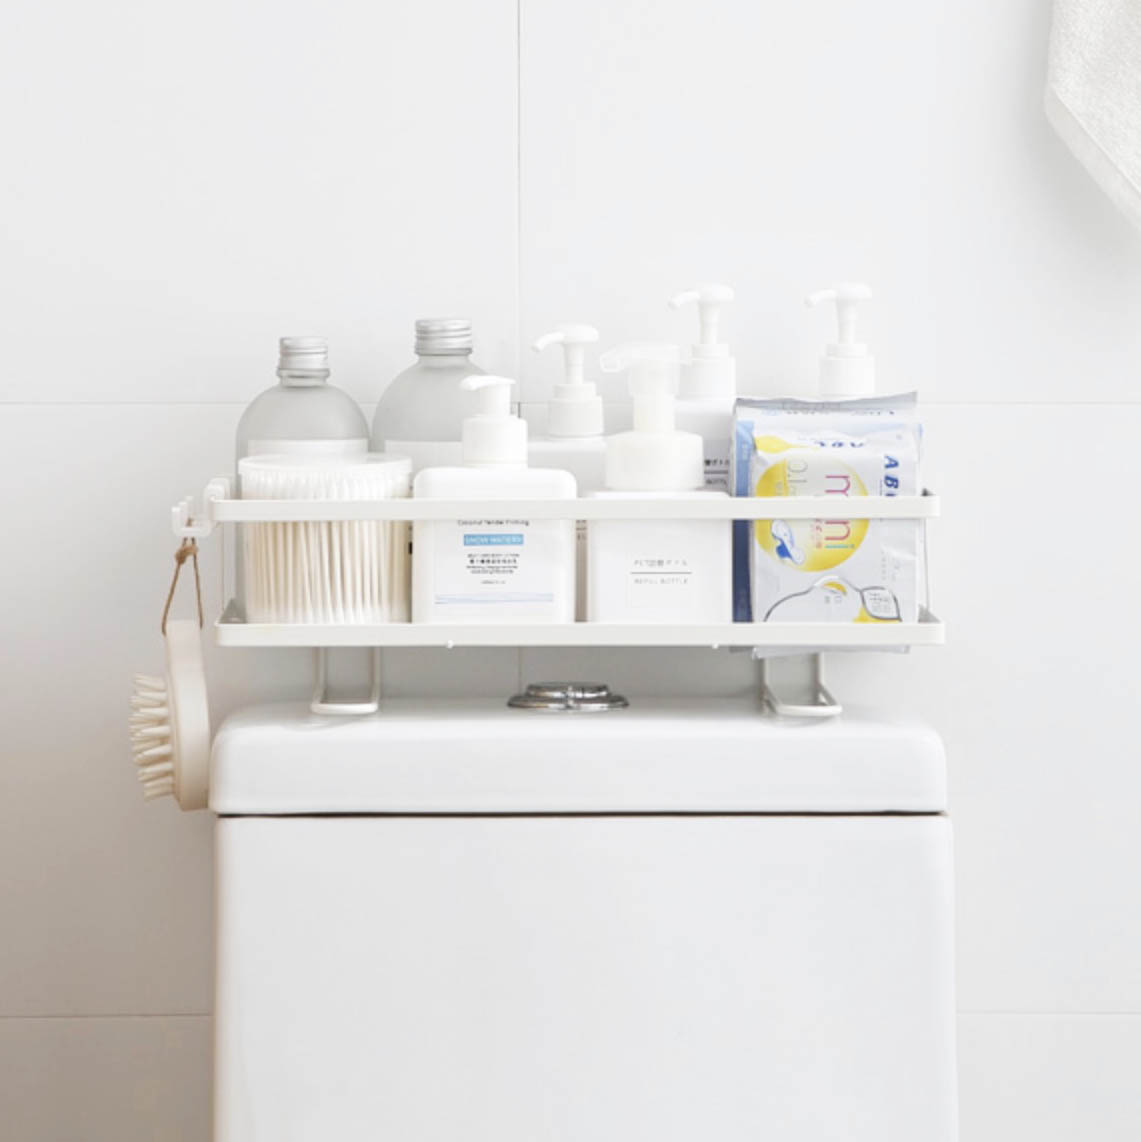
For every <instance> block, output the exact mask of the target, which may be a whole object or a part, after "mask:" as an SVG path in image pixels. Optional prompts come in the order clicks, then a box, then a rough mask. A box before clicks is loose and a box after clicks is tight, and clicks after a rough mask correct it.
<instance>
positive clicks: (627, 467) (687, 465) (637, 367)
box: [598, 344, 705, 492]
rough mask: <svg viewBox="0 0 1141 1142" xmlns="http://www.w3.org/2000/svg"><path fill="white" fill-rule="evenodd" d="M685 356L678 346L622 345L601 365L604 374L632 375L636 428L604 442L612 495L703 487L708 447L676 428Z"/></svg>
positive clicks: (607, 483) (690, 433)
mask: <svg viewBox="0 0 1141 1142" xmlns="http://www.w3.org/2000/svg"><path fill="white" fill-rule="evenodd" d="M680 363H681V354H680V353H679V352H678V348H677V346H676V345H657V344H632V345H621V346H619V347H618V348H617V349H611V350H610V351H609V352H608V353H603V354H602V356H601V357H600V358H599V359H598V364H599V367H600V368H601V369H602V371H603V372H604V373H621V372H629V374H630V380H629V386H630V396H631V398H632V399H633V402H634V428H633V431H631V432H620V433H618V434H617V435H616V436H611V437H608V438H607V441H606V486H607V488H609V489H610V490H611V491H614V492H686V491H691V490H693V489H695V488H700V487H703V486H704V484H705V474H704V468H705V447H704V444H703V442H702V439H701V437H700V436H698V435H697V433H696V432H679V431H678V430H677V429H676V428H675V421H674V400H675V396H676V394H677V387H678V369H679V367H680Z"/></svg>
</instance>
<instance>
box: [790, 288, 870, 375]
mask: <svg viewBox="0 0 1141 1142" xmlns="http://www.w3.org/2000/svg"><path fill="white" fill-rule="evenodd" d="M871 296H872V291H871V289H870V288H869V287H868V286H866V285H864V283H863V282H841V283H840V284H839V285H835V286H831V287H830V288H828V289H820V290H817V291H816V292H815V293H810V294H809V295H808V296H807V297H806V298H805V299H804V303H805V305H809V306H816V305H819V304H820V303H821V302H825V301H834V302H835V303H836V316H837V319H838V322H839V327H840V331H839V337H838V339H837V340H836V341H833V342H830V343H829V344H828V346H827V347H826V348H825V350H824V353H823V355H822V356H821V358H820V395H821V396H824V397H870V396H872V395H873V394H874V393H875V391H876V363H875V358H874V357H873V356H872V355H871V353H870V351H869V350H868V347H867V345H865V344H864V343H863V342H862V341H857V340H856V314H857V312H858V306H859V303H860V302H861V301H868V300H869V299H870V298H871Z"/></svg>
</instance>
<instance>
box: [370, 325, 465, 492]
mask: <svg viewBox="0 0 1141 1142" xmlns="http://www.w3.org/2000/svg"><path fill="white" fill-rule="evenodd" d="M471 350H472V327H471V322H470V321H469V320H467V319H466V318H460V317H426V318H420V319H419V320H418V321H417V322H416V357H417V360H416V363H415V364H414V365H412V366H411V367H410V368H407V369H405V370H404V372H402V373H400V374H399V375H398V376H397V377H395V378H394V379H393V380H392V382H391V383H390V384H389V386H388V388H386V389H385V390H384V392H383V393H382V394H381V397H380V402H379V403H378V404H377V406H376V416H375V417H374V418H373V422H372V447H373V449H374V451H377V452H392V453H396V454H398V455H401V456H411V457H412V468H413V471H419V470H420V469H421V468H433V467H440V466H444V467H450V466H452V465H456V464H459V463H460V462H461V449H460V439H461V436H462V432H463V422H464V418H465V417H467V416H472V415H474V414H475V413H476V412H477V411H478V408H477V403H478V401H477V397H478V394H477V393H469V392H464V390H463V389H461V388H460V381H462V380H463V379H464V377H470V376H471V375H472V373H482V372H483V370H482V369H481V368H480V367H479V366H478V365H475V364H473V363H472V360H471Z"/></svg>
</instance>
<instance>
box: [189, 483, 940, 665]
mask: <svg viewBox="0 0 1141 1142" xmlns="http://www.w3.org/2000/svg"><path fill="white" fill-rule="evenodd" d="M938 514H939V499H938V497H937V496H934V495H932V494H931V493H929V492H925V493H924V494H923V495H919V496H864V497H859V498H851V499H847V498H846V499H844V500H843V503H842V505H841V504H840V503H838V502H837V500H836V498H835V497H828V496H802V497H782V498H772V499H763V498H745V497H737V498H728V499H717V498H713V497H711V498H710V499H708V500H694V499H681V498H679V499H669V498H663V499H660V500H637V501H623V500H608V499H579V500H494V501H479V500H418V499H404V500H378V501H374V502H364V501H352V502H347V501H337V500H240V499H234V498H232V497H231V493H230V482H229V480H228V479H227V478H226V477H218V478H216V479H214V480H211V481H210V483H209V484H208V485H207V486H206V489H205V492H204V493H203V496H202V498H201V500H200V502H199V503H198V504H197V505H196V504H194V503H193V501H191V500H190V499H186V500H183V501H182V502H180V503H179V504H176V505H175V507H174V508H173V509H172V525H173V529H174V533H175V535H176V536H178V537H180V538H195V539H202V538H205V537H207V536H209V535H210V534H211V533H212V532H213V530H214V529H215V527H217V526H218V525H220V524H227V523H229V524H233V523H243V522H247V523H253V522H281V521H342V520H450V519H461V518H469V519H470V518H473V517H480V518H502V517H511V518H526V519H575V520H595V519H631V518H634V519H724V520H765V519H836V518H843V519H915V520H927V519H931V518H933V517H934V516H937V515H938ZM214 629H215V637H216V640H217V643H218V645H220V646H235V647H316V648H334V647H353V646H364V647H439V648H443V649H453V648H458V647H592V646H596V647H712V648H715V649H716V648H722V647H724V648H772V649H774V650H775V649H779V650H783V651H796V650H802V651H804V652H805V653H819V652H820V651H822V650H829V649H845V650H859V649H868V650H880V649H886V648H900V647H909V646H932V645H938V644H940V643H942V642H943V641H944V635H945V631H944V626H943V623H942V622H941V621H940V620H939V619H938V618H937V617H936V616H935V615H934V614H932V613H931V611H929V610H927V609H926V608H924V609H923V610H922V611H921V613H920V616H919V621H918V622H898V623H896V622H885V623H844V624H839V623H837V624H831V623H793V622H789V623H780V622H768V623H743V622H742V623H720V624H714V625H681V624H669V625H666V624H654V625H650V624H628V623H621V624H612V623H587V622H576V623H544V624H538V623H535V624H528V625H514V624H513V625H490V624H478V625H476V624H466V623H465V624H448V625H437V624H420V623H384V624H375V625H363V624H361V625H358V624H348V623H345V624H309V623H304V624H301V623H297V624H287V623H246V622H243V621H241V620H240V617H239V616H238V615H237V612H236V608H234V607H233V606H230V607H228V608H227V610H226V612H225V613H224V614H223V616H222V617H221V619H219V621H218V622H217V623H216V624H215V627H214Z"/></svg>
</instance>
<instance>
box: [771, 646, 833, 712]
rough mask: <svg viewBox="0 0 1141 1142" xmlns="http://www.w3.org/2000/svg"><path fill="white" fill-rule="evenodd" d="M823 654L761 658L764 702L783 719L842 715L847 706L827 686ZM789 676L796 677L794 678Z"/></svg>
mask: <svg viewBox="0 0 1141 1142" xmlns="http://www.w3.org/2000/svg"><path fill="white" fill-rule="evenodd" d="M822 657H823V656H822V655H821V654H819V653H815V654H795V655H786V656H783V657H780V658H762V659H760V660H759V662H760V675H761V701H762V702H763V703H764V705H765V707H766V708H767V709H769V710H771V711H772V713H774V714H776V715H777V717H780V718H835V717H836V716H837V715H839V714H842V713H843V712H844V707H843V706H841V705H840V703H839V702H837V701H836V699H835V698H834V697H833V696H832V692H831V691H830V690H829V689H828V687H827V686H825V685H824V679H823V676H822V667H821V661H820V660H821V658H822ZM786 668H787V669H786ZM777 675H782V677H780V678H778V677H777ZM789 675H794V676H795V677H793V678H792V680H791V681H790V678H789Z"/></svg>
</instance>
